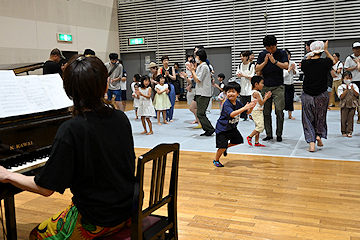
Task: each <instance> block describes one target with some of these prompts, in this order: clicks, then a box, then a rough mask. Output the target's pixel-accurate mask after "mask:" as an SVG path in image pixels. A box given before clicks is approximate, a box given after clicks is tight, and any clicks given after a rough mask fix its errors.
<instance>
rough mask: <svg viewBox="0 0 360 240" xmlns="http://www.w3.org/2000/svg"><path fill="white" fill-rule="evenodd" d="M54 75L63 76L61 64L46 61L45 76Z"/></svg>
mask: <svg viewBox="0 0 360 240" xmlns="http://www.w3.org/2000/svg"><path fill="white" fill-rule="evenodd" d="M54 73H59V74H60V75H61V74H62V70H61V65H60V63H56V62H53V61H51V60H48V61H46V62H45V64H44V66H43V74H44V75H45V74H54Z"/></svg>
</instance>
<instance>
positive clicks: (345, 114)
mask: <svg viewBox="0 0 360 240" xmlns="http://www.w3.org/2000/svg"><path fill="white" fill-rule="evenodd" d="M342 78H343V81H344V83H343V84H341V85H340V86H339V87H338V89H337V94H338V96H339V98H340V103H339V107H340V108H341V133H342V135H343V136H344V137H352V132H353V128H354V115H355V111H356V108H357V107H358V106H359V100H358V98H357V97H358V96H359V88H358V86H357V85H356V84H355V83H351V80H352V74H351V72H349V71H346V72H344V74H343V77H342Z"/></svg>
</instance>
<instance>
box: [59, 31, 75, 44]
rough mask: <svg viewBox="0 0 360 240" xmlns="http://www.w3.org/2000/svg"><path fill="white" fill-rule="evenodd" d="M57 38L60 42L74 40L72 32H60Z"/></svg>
mask: <svg viewBox="0 0 360 240" xmlns="http://www.w3.org/2000/svg"><path fill="white" fill-rule="evenodd" d="M57 40H58V41H59V42H72V35H70V34H63V33H58V34H57Z"/></svg>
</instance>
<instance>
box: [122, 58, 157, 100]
mask: <svg viewBox="0 0 360 240" xmlns="http://www.w3.org/2000/svg"><path fill="white" fill-rule="evenodd" d="M120 57H121V59H122V60H123V63H124V69H125V70H126V72H127V79H126V89H127V91H126V97H127V99H128V100H131V99H132V96H131V94H132V92H131V88H130V85H131V83H132V82H133V77H134V75H135V74H137V73H138V74H140V75H141V76H143V75H149V73H150V70H149V69H148V68H147V66H148V64H149V63H150V62H156V56H155V52H141V53H121V54H120Z"/></svg>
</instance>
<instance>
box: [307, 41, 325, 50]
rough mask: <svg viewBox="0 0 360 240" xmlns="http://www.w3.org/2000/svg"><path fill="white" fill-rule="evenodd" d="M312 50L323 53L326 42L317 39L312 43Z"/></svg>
mask: <svg viewBox="0 0 360 240" xmlns="http://www.w3.org/2000/svg"><path fill="white" fill-rule="evenodd" d="M310 51H311V52H313V53H322V52H323V51H324V42H323V41H315V42H313V43H311V44H310Z"/></svg>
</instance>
